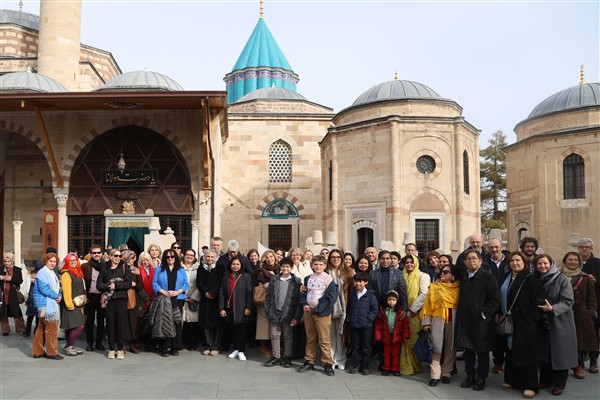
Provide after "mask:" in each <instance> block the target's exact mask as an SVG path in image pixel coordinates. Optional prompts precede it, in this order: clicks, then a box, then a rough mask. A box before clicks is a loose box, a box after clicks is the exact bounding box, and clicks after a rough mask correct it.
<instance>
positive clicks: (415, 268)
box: [400, 254, 431, 375]
mask: <svg viewBox="0 0 600 400" xmlns="http://www.w3.org/2000/svg"><path fill="white" fill-rule="evenodd" d="M400 265H401V268H402V270H403V272H402V273H403V274H404V280H405V281H406V292H407V295H408V311H407V313H406V316H407V317H408V318H409V319H408V320H409V324H410V338H409V339H408V340H407V341H406V343H405V344H404V345H403V346H402V348H401V349H400V373H401V374H403V375H413V374H418V373H419V372H421V362H420V361H419V360H418V359H417V356H416V355H415V352H414V351H413V346H414V345H415V342H416V341H417V338H418V337H419V335H418V333H419V331H420V330H421V318H420V316H419V315H420V312H421V308H422V307H423V304H425V298H426V297H427V290H428V289H429V284H430V283H431V278H430V277H429V275H428V274H426V273H425V272H421V271H420V270H419V259H418V258H417V257H415V256H413V255H411V254H409V255H406V256H404V257H402V260H400Z"/></svg>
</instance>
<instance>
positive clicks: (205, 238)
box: [192, 191, 213, 249]
mask: <svg viewBox="0 0 600 400" xmlns="http://www.w3.org/2000/svg"><path fill="white" fill-rule="evenodd" d="M210 195H211V192H209V191H207V192H204V191H200V197H199V198H200V201H199V202H198V241H197V243H198V245H197V246H198V248H199V249H200V248H202V246H204V245H206V246H208V245H209V244H210V238H211V235H210V227H211V218H212V215H211V207H212V205H211V201H213V199H212V198H211V197H210ZM192 224H193V222H192ZM192 226H193V225H192ZM192 234H193V232H192ZM192 240H193V237H192Z"/></svg>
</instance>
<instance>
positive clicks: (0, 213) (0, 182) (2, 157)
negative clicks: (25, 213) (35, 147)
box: [0, 133, 10, 253]
mask: <svg viewBox="0 0 600 400" xmlns="http://www.w3.org/2000/svg"><path fill="white" fill-rule="evenodd" d="M9 140H10V134H9V133H0V221H4V193H5V192H4V185H5V182H4V171H5V169H6V148H7V147H8V141H9ZM0 252H2V253H3V252H4V223H3V222H2V223H0Z"/></svg>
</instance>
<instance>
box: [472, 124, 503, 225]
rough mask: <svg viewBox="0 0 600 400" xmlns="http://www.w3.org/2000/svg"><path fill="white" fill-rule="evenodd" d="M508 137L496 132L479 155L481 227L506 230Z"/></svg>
mask: <svg viewBox="0 0 600 400" xmlns="http://www.w3.org/2000/svg"><path fill="white" fill-rule="evenodd" d="M506 145H507V143H506V135H505V134H504V133H503V132H502V131H500V130H499V131H496V132H495V133H494V134H493V135H492V138H491V139H490V140H489V141H488V147H486V148H484V149H482V150H481V151H480V153H479V156H480V168H481V227H482V230H483V231H484V232H489V230H490V229H505V228H506V155H505V154H504V150H503V149H504V147H506Z"/></svg>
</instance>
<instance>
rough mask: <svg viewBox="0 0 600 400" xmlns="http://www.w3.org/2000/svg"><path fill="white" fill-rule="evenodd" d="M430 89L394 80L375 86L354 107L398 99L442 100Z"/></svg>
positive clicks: (362, 95) (421, 85)
mask: <svg viewBox="0 0 600 400" xmlns="http://www.w3.org/2000/svg"><path fill="white" fill-rule="evenodd" d="M441 98H442V97H441V96H440V95H439V94H437V93H436V92H435V91H434V90H433V89H431V88H430V87H428V86H426V85H423V84H422V83H419V82H413V81H405V80H398V79H396V80H393V81H388V82H383V83H380V84H379V85H375V86H373V87H372V88H370V89H369V90H367V91H366V92H364V93H363V94H361V95H360V96H358V97H357V98H356V100H355V101H354V103H352V106H357V105H360V104H367V103H374V102H378V101H386V100H397V99H441Z"/></svg>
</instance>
